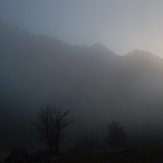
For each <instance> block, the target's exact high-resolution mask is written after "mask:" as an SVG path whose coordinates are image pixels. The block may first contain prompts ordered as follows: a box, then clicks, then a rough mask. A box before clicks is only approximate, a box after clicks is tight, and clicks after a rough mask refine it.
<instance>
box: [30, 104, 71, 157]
mask: <svg viewBox="0 0 163 163" xmlns="http://www.w3.org/2000/svg"><path fill="white" fill-rule="evenodd" d="M69 112H70V110H67V111H62V109H61V108H60V107H52V106H50V105H49V104H48V105H47V106H46V107H45V108H43V109H41V110H40V111H39V112H38V113H37V122H36V123H35V122H33V124H34V125H35V126H36V129H37V132H38V134H39V141H40V142H44V143H45V144H46V145H48V146H49V149H50V150H51V151H52V152H55V153H57V154H59V145H60V143H61V142H62V141H63V139H64V136H65V135H64V133H63V130H64V129H65V128H66V127H67V126H69V125H70V124H72V120H70V119H69V118H68V115H69Z"/></svg>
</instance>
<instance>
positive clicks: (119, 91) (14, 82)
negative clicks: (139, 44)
mask: <svg viewBox="0 0 163 163" xmlns="http://www.w3.org/2000/svg"><path fill="white" fill-rule="evenodd" d="M0 99H1V100H0V107H1V109H0V130H1V132H0V161H1V157H2V158H3V160H4V159H5V161H4V162H6V163H10V162H15V163H16V162H18V161H19V162H72V163H73V162H81V163H82V162H116V161H117V162H118V161H119V162H127V161H128V162H132V161H133V160H136V161H135V162H141V159H142V160H145V161H146V162H148V161H149V162H155V160H158V162H159V161H160V162H162V161H163V156H162V152H163V145H162V143H163V118H162V117H163V100H162V99H163V60H162V58H159V57H158V56H155V55H153V54H151V53H150V52H146V51H142V50H138V49H135V50H133V51H132V52H129V53H128V54H126V55H124V56H120V55H118V54H115V53H114V52H113V51H111V50H109V49H108V48H107V47H105V46H104V45H103V44H101V43H96V44H93V45H92V46H87V45H76V46H72V45H69V44H67V43H65V42H63V41H61V40H57V39H55V38H52V37H49V36H45V35H35V34H31V33H29V32H27V31H25V30H22V29H19V28H18V27H15V26H13V25H8V24H4V23H0ZM47 106H54V108H60V109H59V110H58V112H55V111H54V112H53V111H52V110H50V109H49V110H47ZM49 108H50V107H49ZM52 108H53V107H52ZM41 109H45V110H44V111H43V112H40V110H41ZM46 111H47V112H46ZM48 111H49V112H48ZM66 111H69V112H68V114H67V113H66ZM52 112H53V113H54V117H53V116H51V119H50V121H48V120H47V121H46V122H47V124H51V125H52V128H50V127H49V128H48V127H47V126H46V125H45V124H46V123H45V119H46V118H47V117H49V116H45V117H44V116H43V115H45V113H47V114H46V115H52ZM65 115H66V116H67V117H66V118H67V119H64V118H65ZM40 117H44V118H42V119H41V122H40V123H38V122H39V121H38V119H39V118H40ZM52 117H53V118H52ZM47 119H48V118H47ZM58 119H59V121H55V120H58ZM69 120H70V121H69ZM71 120H72V121H73V123H72V124H71V125H69V123H70V122H71ZM32 122H35V125H33V124H32ZM54 124H57V126H58V124H59V128H55V127H54ZM42 126H46V127H45V128H44V127H43V128H42V130H39V132H37V131H38V130H37V129H38V128H39V129H40V128H41V127H42ZM62 128H63V132H60V130H61V129H62ZM45 130H46V131H47V132H45V133H46V134H45V133H44V131H45ZM54 130H55V131H54ZM56 130H57V134H58V135H59V136H58V135H57V136H56V134H54V135H53V134H52V133H56ZM40 133H41V134H40ZM42 133H44V134H42ZM40 135H41V136H42V137H41V139H38V137H39V136H40ZM47 135H48V136H47ZM49 135H50V136H49ZM62 136H63V139H61V138H62ZM56 137H58V138H59V139H58V141H56V139H57V138H56ZM48 138H49V139H48ZM54 138H55V139H54ZM39 140H41V142H39ZM47 140H48V141H49V142H48V143H49V144H48V143H47ZM57 143H59V145H58V144H57ZM54 144H55V147H57V146H58V147H59V148H55V147H54ZM56 144H57V145H56ZM49 147H50V149H51V151H50V150H49ZM59 149H60V150H59ZM52 151H53V152H52ZM50 152H51V153H50ZM58 155H59V156H58ZM29 157H30V159H29ZM24 158H25V159H24ZM27 158H28V159H27ZM45 158H46V159H45ZM41 159H42V160H41ZM52 159H54V160H52ZM100 160H101V161H100ZM142 162H143V161H142Z"/></svg>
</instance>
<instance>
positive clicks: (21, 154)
mask: <svg viewBox="0 0 163 163" xmlns="http://www.w3.org/2000/svg"><path fill="white" fill-rule="evenodd" d="M27 158H28V153H27V152H26V151H25V150H24V149H17V150H14V151H13V152H12V153H11V155H10V156H8V157H7V158H6V159H5V163H24V162H25V161H26V160H27Z"/></svg>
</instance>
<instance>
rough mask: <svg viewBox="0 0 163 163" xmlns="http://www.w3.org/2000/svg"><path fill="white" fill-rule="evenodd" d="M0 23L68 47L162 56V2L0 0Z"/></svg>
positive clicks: (153, 0) (137, 0) (132, 0)
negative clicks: (102, 47) (101, 46)
mask: <svg viewBox="0 0 163 163" xmlns="http://www.w3.org/2000/svg"><path fill="white" fill-rule="evenodd" d="M0 20H5V21H7V22H13V23H14V24H17V25H18V26H19V27H21V28H23V29H26V30H28V31H29V32H32V33H37V34H46V35H49V36H53V37H55V38H57V39H60V40H62V41H64V42H67V43H69V44H72V45H75V44H80V45H81V44H86V45H91V44H94V43H97V42H101V43H103V44H104V45H106V46H107V47H108V48H109V49H111V50H113V51H114V52H116V53H118V54H120V55H122V54H125V53H128V52H130V51H132V50H134V49H141V50H146V51H150V52H151V53H153V54H155V55H159V56H162V57H163V45H162V44H163V0H0Z"/></svg>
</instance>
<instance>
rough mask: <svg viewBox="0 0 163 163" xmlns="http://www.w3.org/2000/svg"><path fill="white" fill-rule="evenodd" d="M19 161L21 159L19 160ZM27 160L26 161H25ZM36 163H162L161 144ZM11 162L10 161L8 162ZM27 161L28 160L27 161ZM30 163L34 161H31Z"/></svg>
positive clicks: (70, 155)
mask: <svg viewBox="0 0 163 163" xmlns="http://www.w3.org/2000/svg"><path fill="white" fill-rule="evenodd" d="M1 162H2V161H1ZM19 162H21V161H19ZM25 162H27V161H25ZM36 162H37V163H39V162H42V163H51V162H52V163H59V162H60V163H144V162H145V163H163V145H162V144H154V143H152V144H148V145H144V146H142V147H137V148H133V149H126V150H125V149H123V150H108V149H104V150H92V151H83V152H75V153H74V152H73V153H72V152H71V153H67V154H62V155H61V156H60V159H58V158H57V157H55V158H53V159H49V160H42V161H36ZM10 163H12V162H10ZM28 163H29V161H28ZM32 163H34V162H33V161H32Z"/></svg>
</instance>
